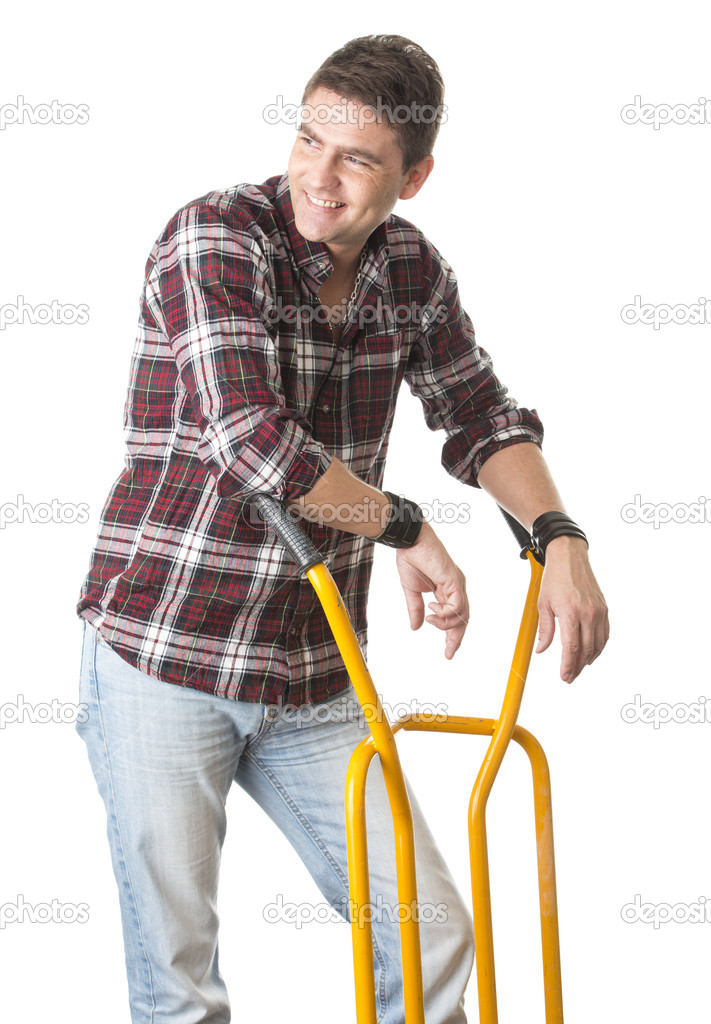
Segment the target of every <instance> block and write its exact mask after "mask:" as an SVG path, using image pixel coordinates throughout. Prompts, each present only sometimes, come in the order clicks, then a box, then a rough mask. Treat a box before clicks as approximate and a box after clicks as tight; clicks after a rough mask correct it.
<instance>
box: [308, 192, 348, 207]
mask: <svg viewBox="0 0 711 1024" xmlns="http://www.w3.org/2000/svg"><path fill="white" fill-rule="evenodd" d="M304 193H305V194H306V198H307V199H308V200H309V202H311V203H313V204H314V206H320V207H321V208H322V209H325V210H340V208H341V207H342V206H345V205H346V204H345V203H335V202H333V201H332V200H330V199H317V198H316V196H312V195H311V193H310V192H307V191H306V189H304Z"/></svg>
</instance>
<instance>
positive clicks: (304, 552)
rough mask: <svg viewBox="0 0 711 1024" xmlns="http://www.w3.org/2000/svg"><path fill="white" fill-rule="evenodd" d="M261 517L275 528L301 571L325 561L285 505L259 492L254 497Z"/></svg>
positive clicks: (275, 531)
mask: <svg viewBox="0 0 711 1024" xmlns="http://www.w3.org/2000/svg"><path fill="white" fill-rule="evenodd" d="M254 504H255V505H256V506H257V510H258V512H259V516H260V518H261V519H262V520H263V521H264V522H265V523H266V524H267V525H268V526H270V527H271V528H272V530H274V533H276V535H277V537H278V538H279V540H280V541H281V542H282V544H283V545H284V547H285V548H286V549H287V551H288V552H289V553H290V554H291V557H292V558H293V559H294V561H295V562H296V564H297V565H298V567H299V569H300V570H301V572H303V573H305V572H307V570H309V569H311V568H312V567H313V566H314V565H318V564H319V563H320V562H323V560H324V559H323V556H322V555H320V554H319V552H318V551H317V550H316V548H315V547H314V545H313V544H312V542H311V538H310V537H307V536H306V534H305V533H304V531H303V530H302V529H301V527H300V526H299V525H298V523H295V522H294V520H293V519H292V518H291V516H290V514H289V511H288V509H287V508H285V507H284V505H283V504H282V503H281V502H280V501H277V499H276V498H271V497H269V495H267V494H257V495H256V496H255V498H254Z"/></svg>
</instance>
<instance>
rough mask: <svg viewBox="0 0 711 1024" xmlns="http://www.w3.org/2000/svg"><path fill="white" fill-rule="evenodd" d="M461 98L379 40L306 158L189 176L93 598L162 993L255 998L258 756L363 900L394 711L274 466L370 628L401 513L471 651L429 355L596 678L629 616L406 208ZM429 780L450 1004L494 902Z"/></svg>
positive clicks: (154, 272)
mask: <svg viewBox="0 0 711 1024" xmlns="http://www.w3.org/2000/svg"><path fill="white" fill-rule="evenodd" d="M443 109H444V108H443V86H442V81H441V78H440V75H439V71H438V69H437V66H436V64H435V63H434V61H433V60H432V58H431V57H429V56H428V54H426V53H425V52H424V51H423V50H422V49H421V48H420V47H419V46H417V45H416V44H414V43H412V42H410V41H409V40H406V39H404V38H402V37H400V36H371V37H366V38H363V39H356V40H353V41H352V42H350V43H348V44H346V46H344V47H342V48H341V49H340V50H339V51H337V52H336V53H334V54H333V55H332V56H331V57H330V58H329V59H328V60H327V61H326V62H325V63H324V64H323V65H322V67H321V68H320V69H319V70H318V71H317V72H316V74H315V75H314V76H313V78H312V79H311V81H310V82H309V83H308V85H307V87H306V90H305V94H304V116H303V119H302V123H301V125H300V126H299V130H298V133H297V138H296V140H295V143H294V147H293V151H292V153H291V157H290V160H289V167H288V172H287V173H285V174H283V175H277V176H275V177H273V178H270V179H268V180H267V181H266V182H263V183H262V184H261V185H258V186H256V185H239V186H235V187H234V188H231V189H226V190H221V191H216V192H211V193H209V194H207V195H205V196H203V197H202V198H200V199H197V200H195V201H193V202H191V203H188V204H187V205H186V206H185V207H183V208H182V209H181V210H179V211H178V212H177V213H176V214H175V216H174V217H173V218H172V219H171V220H170V222H169V223H168V225H167V227H166V228H165V230H164V232H163V233H162V235H161V236H160V237H159V238H158V240H157V241H156V243H155V245H154V247H153V250H152V251H151V254H150V257H149V260H148V263H147V267H146V277H145V285H144V291H143V296H142V302H141V312H140V321H139V329H138V338H137V342H136V347H135V351H134V356H133V362H132V367H131V376H130V382H129V392H128V399H127V403H126V415H125V425H126V445H127V455H126V468H125V469H124V471H123V472H122V473H121V475H120V476H119V477H118V479H117V480H116V482H115V484H114V486H113V487H112V489H111V492H110V494H109V496H108V498H107V501H106V505H105V507H104V510H103V512H102V516H101V523H100V529H99V536H98V539H97V542H96V546H95V548H94V552H93V555H92V559H91V565H90V568H89V572H88V575H87V577H86V579H85V581H84V585H83V587H82V591H81V595H80V599H79V604H78V612H79V614H80V615H81V616H82V618H83V620H84V645H83V653H82V673H81V692H80V699H81V700H82V701H83V702H85V703H86V704H87V706H88V708H89V714H88V716H87V719H86V721H85V722H82V723H80V724H78V725H77V728H78V731H79V732H80V735H81V736H82V737H83V739H84V740H85V742H86V744H87V748H88V752H89V756H90V760H91V765H92V769H93V771H94V775H95V777H96V780H97V784H98V786H99V790H100V792H101V795H102V798H103V800H104V802H105V805H106V810H107V818H108V835H109V842H110V848H111V855H112V860H113V867H114V872H115V875H116V879H117V883H118V888H119V895H120V903H121V913H122V922H123V931H124V944H125V951H126V967H127V972H128V979H129V992H130V1002H131V1014H132V1019H133V1021H134V1022H140V1024H149V1022H150V1024H163V1022H168V1021H170V1022H171V1024H198V1022H201V1021H205V1022H207V1021H209V1022H211V1024H226V1022H227V1021H229V1020H230V1010H229V1004H228V999H227V993H226V991H225V986H224V982H223V980H222V977H221V974H220V971H219V968H218V956H217V948H218V947H217V935H218V917H217V911H216V894H217V884H218V874H219V868H220V857H221V849H222V843H223V839H224V836H225V828H226V810H225V805H226V798H227V794H228V792H229V790H230V787H231V785H232V783H233V782H236V783H238V784H239V785H240V786H241V787H242V788H243V789H244V790H245V791H246V792H247V793H249V794H250V795H251V796H252V797H253V798H254V799H255V800H256V801H257V802H258V803H259V805H260V806H261V807H262V808H263V809H264V810H265V812H266V813H267V814H268V815H269V816H270V817H271V818H272V819H273V821H274V822H275V823H276V825H277V826H278V827H279V828H280V829H281V831H282V832H283V833H284V835H285V836H286V837H287V838H288V840H289V841H290V843H291V844H292V846H293V847H294V848H295V850H296V852H297V853H298V854H299V856H300V857H301V858H302V860H303V862H304V863H305V864H306V866H307V868H308V870H309V871H310V872H311V874H312V876H313V878H314V880H315V882H316V883H317V885H318V886H319V888H320V890H321V892H322V893H323V895H324V897H325V899H326V900H327V901H328V902H329V903H330V904H331V906H332V907H334V908H335V909H336V910H338V911H339V912H340V913H341V914H342V916H343V917H344V918H348V881H347V854H346V845H345V826H344V811H343V787H344V779H345V772H346V766H347V763H348V760H349V757H350V754H351V752H352V750H353V748H354V747H355V746H356V744H357V743H358V742H359V741H360V740H361V739H362V738H363V735H364V732H365V729H366V726H365V723H364V719H363V715H362V712H361V711H360V709H359V708H358V707H357V702H355V697H354V692H353V689H352V687H351V685H350V682H349V680H348V678H347V676H346V674H345V671H344V668H343V665H342V662H341V659H340V655H339V653H338V649H337V647H336V645H335V643H334V641H333V638H332V637H331V635H330V631H329V629H328V626H327V624H326V622H325V619H324V616H323V614H322V613H321V610H320V607H319V605H318V601H317V599H316V597H315V595H314V593H313V591H312V590H311V588H310V587H309V586H308V585H305V584H304V583H303V581H302V580H300V579H299V577H298V575H296V574H295V572H294V567H293V564H292V563H291V562H290V559H289V557H288V555H287V554H286V552H285V551H284V550H283V549H282V548H281V545H280V544H279V542H278V541H277V540H276V538H275V537H274V536H273V535H272V534H271V532H270V531H269V529H268V528H267V526H266V525H265V524H264V523H263V522H262V521H261V520H260V518H259V517H258V516H256V515H255V514H254V513H253V506H252V504H251V501H252V498H253V496H254V495H255V494H256V493H267V494H270V495H273V496H274V497H276V498H278V499H280V500H282V501H283V502H285V503H286V504H287V505H289V506H290V507H291V508H293V509H294V510H296V511H298V512H299V513H300V514H301V517H302V521H303V524H304V527H305V529H306V530H307V532H308V533H309V535H310V536H311V539H312V541H313V542H314V543H315V545H316V546H317V547H318V548H319V550H320V551H321V552H322V553H323V554H324V556H325V557H327V558H328V559H329V563H330V568H331V571H332V573H333V575H334V577H335V580H336V583H337V584H338V586H339V588H340V590H341V593H342V594H343V597H344V601H345V603H346V606H347V608H348V611H349V614H350V616H351V619H352V621H353V624H354V627H355V629H356V633H357V635H358V639H359V641H360V643H361V645H362V646H363V647H364V646H365V643H366V625H367V623H366V603H367V594H368V585H369V581H370V572H371V567H372V557H373V542H377V543H381V544H384V545H386V546H389V547H392V548H395V549H396V555H395V558H396V564H397V569H398V571H399V574H400V579H401V582H402V586H403V590H404V596H405V601H406V603H407V607H408V611H409V616H410V622H411V624H412V626H413V628H419V626H421V625H422V623H423V621H425V618H426V621H427V622H429V623H431V624H432V625H433V626H435V627H436V628H438V629H439V630H441V631H442V632H443V633H444V635H445V656H446V657H448V658H451V657H453V655H454V654H455V652H456V650H457V649H458V647H459V645H460V643H461V641H462V637H463V635H464V632H465V629H466V626H467V619H468V605H467V595H466V587H465V581H464V578H463V575H462V573H461V571H460V570H459V569H458V567H457V566H456V564H455V563H454V562H453V560H452V558H451V557H450V555H449V554H448V552H447V551H446V549H445V548H444V546H443V545H442V543H441V541H440V540H439V538H438V537H437V534H436V532H435V530H434V528H433V526H432V525H431V524H430V523H428V522H423V521H422V515H421V511H420V509H419V507H418V506H417V504H416V503H415V502H413V501H408V500H406V499H404V498H402V497H398V496H397V495H396V494H393V493H391V492H386V491H383V489H382V485H383V478H384V465H385V457H386V453H387V447H388V439H389V435H390V430H391V427H392V422H393V416H394V412H395V403H396V400H397V394H398V391H399V388H400V385H401V384H402V382H403V381H406V382H407V384H408V386H409V387H410V389H411V390H412V392H413V393H414V394H416V395H417V396H418V397H419V398H420V399H421V401H422V403H423V407H424V412H425V418H426V421H427V423H428V425H429V426H430V427H432V428H433V429H435V428H439V429H442V430H444V431H445V434H446V441H445V444H444V448H443V456H442V460H443V464H444V466H445V467H446V469H447V470H448V471H449V472H450V473H451V474H452V475H453V476H455V477H456V478H458V479H459V480H461V481H462V482H463V483H464V484H467V485H470V486H473V487H482V488H484V489H485V490H486V491H488V492H489V493H490V494H492V495H493V496H494V498H495V499H496V500H497V501H498V503H499V504H500V505H502V506H503V507H504V508H506V509H507V510H508V511H509V512H510V513H511V514H512V515H514V516H515V517H516V518H517V519H518V520H519V521H520V522H521V523H522V524H523V525H524V526H525V527H526V529H528V530H531V529H534V530H535V532H536V535H537V536H538V537H539V539H540V542H541V546H542V547H545V548H547V550H546V568H545V571H544V575H543V583H542V588H541V597H540V604H539V609H540V616H541V633H540V639H539V647H538V649H539V650H544V649H545V648H546V647H548V646H549V645H550V643H551V640H552V638H553V635H554V630H555V620H556V618H557V619H558V622H559V625H560V635H561V641H562V657H561V676H562V678H563V679H565V680H567V681H572V680H573V679H574V678H575V677H576V676H577V675H578V674H579V673H580V672H581V671H582V669H583V668H584V667H585V665H588V664H590V663H591V662H592V661H593V660H594V659H595V658H596V657H597V656H598V654H599V653H600V651H601V650H602V649H603V647H604V645H605V643H606V640H607V634H608V626H607V611H606V608H605V603H604V600H603V598H602V595H601V593H600V591H599V588H598V586H597V584H596V582H595V579H594V576H593V574H592V571H591V568H590V564H589V561H588V557H587V543H586V541H585V539H584V535H583V534H582V531H581V530H580V528H579V527H577V526H576V524H575V523H573V521H572V520H571V519H569V518H568V517H567V515H566V514H565V513H564V511H563V505H562V501H561V498H560V495H559V494H558V492H557V490H556V488H555V486H554V484H553V482H552V480H551V478H550V474H549V473H548V470H547V468H546V465H545V463H544V461H543V458H542V456H541V452H540V442H541V438H542V428H541V423H540V421H539V419H538V417H537V415H536V414H535V412H533V411H530V410H527V409H524V408H521V407H519V406H518V405H517V403H516V402H515V401H514V399H513V398H511V397H510V396H509V395H508V394H507V392H506V389H505V388H504V387H503V385H502V384H501V383H500V381H499V380H498V379H497V377H496V376H495V374H494V372H493V369H492V365H491V360H490V359H489V357H488V355H487V353H486V352H484V351H483V349H481V348H480V347H479V346H478V345H477V343H476V341H475V337H474V331H473V329H472V326H471V322H470V320H469V318H468V317H467V315H466V314H465V313H464V311H463V310H462V309H461V305H460V302H459V297H458V290H457V283H456V280H455V277H454V275H453V273H452V270H451V268H450V267H449V265H448V264H447V263H446V262H445V261H444V260H443V259H442V257H441V256H440V255H439V253H438V252H437V250H436V249H435V248H434V246H433V245H432V244H431V243H430V242H429V241H428V240H427V239H426V238H425V237H424V236H423V235H422V234H421V232H419V231H418V230H417V229H416V228H415V227H414V226H413V225H412V224H411V223H409V222H408V221H406V220H404V219H402V218H401V217H399V216H396V215H395V214H393V213H392V210H393V208H394V206H395V205H396V203H397V201H398V200H399V199H402V200H406V199H410V198H412V197H413V196H415V195H416V194H417V193H418V192H419V190H420V189H421V188H422V186H423V185H424V183H425V182H426V181H427V178H428V177H429V175H430V172H431V171H432V167H433V162H434V161H433V157H432V148H433V145H434V141H435V138H436V135H437V130H438V127H439V120H440V119H441V114H442V112H443ZM433 111H434V112H435V113H436V115H437V116H435V117H433V116H432V112H433ZM403 112H404V113H405V115H406V116H404V117H403ZM402 310H406V311H409V314H408V316H407V317H406V318H405V319H404V321H403V318H402V316H401V315H395V313H396V311H402ZM428 593H429V594H432V595H433V600H431V602H430V604H429V615H426V612H425V603H424V599H423V594H428ZM294 711H297V712H298V711H302V712H304V711H308V712H309V713H308V714H306V713H302V714H294ZM344 711H347V713H344ZM370 776H371V778H370V780H369V787H368V789H369V792H368V798H367V815H368V822H369V847H370V858H371V891H372V895H373V901H374V905H373V908H372V911H373V913H372V917H373V932H374V935H373V939H374V947H375V949H374V952H375V965H376V973H377V977H376V993H377V1001H378V1022H379V1024H400V1022H401V1021H402V1019H403V1002H402V978H401V974H400V943H399V923H398V922H399V910H400V909H401V908H399V907H398V904H397V888H396V880H395V865H394V851H393V849H392V845H393V844H392V827H391V819H390V809H389V805H388V802H387V797H386V794H385V790H384V786H383V781H382V775H381V774H380V772H379V768H378V765H377V763H376V764H374V765H373V767H372V768H371V770H370ZM411 799H412V805H413V818H414V826H415V846H416V857H417V877H418V888H419V901H420V907H421V908H423V909H424V908H425V907H426V908H428V913H427V916H426V917H425V914H424V913H423V914H422V919H421V922H420V932H421V944H422V965H423V987H424V997H425V1015H426V1019H427V1022H428V1024H459V1022H462V1021H465V1020H466V1018H465V1015H464V1009H463V1004H464V990H465V988H466V985H467V981H468V978H469V974H470V971H471V967H472V958H473V947H472V936H471V923H470V917H469V913H468V910H467V906H466V904H465V902H464V901H463V899H462V897H461V895H460V894H459V892H458V891H457V888H456V886H455V884H454V882H453V880H452V877H451V875H450V872H449V871H448V869H447V866H446V864H445V863H444V861H443V859H442V857H441V854H440V853H439V851H438V849H437V846H436V844H435V842H434V840H433V838H432V835H431V833H430V832H429V829H428V827H427V824H426V822H425V820H424V818H423V816H422V812H421V810H420V808H419V806H418V803H417V800H416V798H415V796H414V795H412V797H411ZM240 838H241V841H242V842H249V841H250V839H251V837H250V836H249V835H242V836H241V837H240ZM287 874H288V867H287ZM273 881H274V884H275V885H276V886H277V887H278V886H279V884H280V881H281V880H280V879H278V878H277V879H274V880H273ZM249 882H250V880H249V879H247V878H245V879H244V884H245V885H248V884H249ZM433 911H434V912H433ZM301 934H303V933H301ZM264 966H265V978H266V976H267V970H268V969H271V968H268V966H267V961H266V959H265V961H264ZM346 968H347V965H346V966H344V965H341V969H342V970H343V976H344V980H345V979H347V978H348V977H349V976H350V974H349V971H348V970H347V969H346ZM333 1019H334V1020H342V1019H344V1012H343V1011H341V1010H340V1009H336V1010H334V1013H333Z"/></svg>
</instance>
